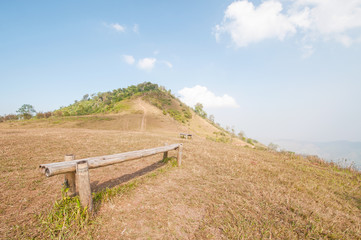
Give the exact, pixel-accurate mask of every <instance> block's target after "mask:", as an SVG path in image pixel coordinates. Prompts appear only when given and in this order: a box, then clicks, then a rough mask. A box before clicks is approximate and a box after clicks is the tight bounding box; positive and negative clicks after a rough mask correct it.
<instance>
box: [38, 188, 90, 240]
mask: <svg viewBox="0 0 361 240" xmlns="http://www.w3.org/2000/svg"><path fill="white" fill-rule="evenodd" d="M68 190H69V189H68V188H63V189H62V198H61V200H59V201H56V202H55V204H54V206H53V208H52V209H51V211H50V212H49V213H47V214H40V215H39V216H38V217H39V220H40V223H41V226H42V228H43V232H44V233H45V235H48V236H49V237H51V238H58V239H67V238H69V237H70V236H76V235H77V234H78V233H79V232H80V231H81V230H83V229H84V228H86V227H87V226H88V225H89V224H90V223H91V215H90V214H89V212H88V210H87V208H82V207H81V205H80V200H79V197H68V196H67V191H68Z"/></svg>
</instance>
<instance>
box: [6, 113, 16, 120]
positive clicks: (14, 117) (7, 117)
mask: <svg viewBox="0 0 361 240" xmlns="http://www.w3.org/2000/svg"><path fill="white" fill-rule="evenodd" d="M4 120H5V121H12V120H19V116H18V115H15V114H8V115H5V116H4Z"/></svg>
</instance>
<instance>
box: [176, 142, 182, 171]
mask: <svg viewBox="0 0 361 240" xmlns="http://www.w3.org/2000/svg"><path fill="white" fill-rule="evenodd" d="M182 150H183V144H180V145H179V147H178V154H177V164H178V167H180V166H181V165H182Z"/></svg>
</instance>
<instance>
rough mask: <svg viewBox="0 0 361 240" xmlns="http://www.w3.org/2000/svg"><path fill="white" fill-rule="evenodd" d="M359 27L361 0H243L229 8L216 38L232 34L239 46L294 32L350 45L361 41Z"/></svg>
mask: <svg viewBox="0 0 361 240" xmlns="http://www.w3.org/2000/svg"><path fill="white" fill-rule="evenodd" d="M282 2H285V4H284V5H283V4H282ZM360 28H361V0H292V1H280V0H267V1H264V2H262V3H261V4H260V5H258V6H255V5H254V4H253V3H252V2H249V1H248V0H243V1H236V2H233V3H231V4H230V5H229V6H228V7H227V9H226V11H225V13H224V18H223V21H222V22H221V23H220V24H218V25H216V26H215V28H214V34H215V37H216V40H217V41H220V39H221V37H222V36H224V35H227V36H230V38H231V40H232V42H233V43H234V44H235V45H236V47H246V46H248V45H249V44H251V43H257V42H260V41H263V40H266V39H278V40H280V41H283V40H284V39H285V38H287V37H288V36H292V35H295V34H300V35H301V37H302V41H306V42H314V41H316V40H324V41H327V40H334V41H336V42H339V43H341V44H343V45H344V46H346V47H348V46H351V45H352V44H354V43H359V42H361V29H360Z"/></svg>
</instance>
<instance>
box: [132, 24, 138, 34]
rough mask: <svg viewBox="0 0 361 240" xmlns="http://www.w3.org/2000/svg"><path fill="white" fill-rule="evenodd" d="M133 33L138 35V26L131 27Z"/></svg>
mask: <svg viewBox="0 0 361 240" xmlns="http://www.w3.org/2000/svg"><path fill="white" fill-rule="evenodd" d="M133 32H135V33H139V26H138V24H134V25H133Z"/></svg>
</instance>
